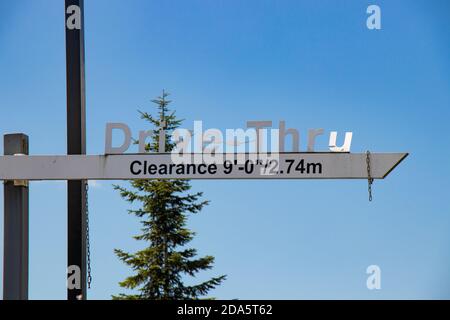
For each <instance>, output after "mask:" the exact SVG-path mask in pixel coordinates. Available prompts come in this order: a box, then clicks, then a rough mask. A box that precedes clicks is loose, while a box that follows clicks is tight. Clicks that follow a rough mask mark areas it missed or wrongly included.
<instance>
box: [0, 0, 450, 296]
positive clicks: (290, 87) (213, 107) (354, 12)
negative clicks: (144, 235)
mask: <svg viewBox="0 0 450 320" xmlns="http://www.w3.org/2000/svg"><path fill="white" fill-rule="evenodd" d="M85 3H86V4H85V7H86V8H85V11H86V12H85V15H86V26H85V27H86V85H87V130H88V135H87V139H88V153H90V154H101V153H103V148H104V126H105V124H106V123H107V122H126V123H128V124H129V125H130V127H132V129H133V130H134V131H137V130H141V129H143V128H145V123H144V122H142V121H141V120H139V118H138V114H137V109H140V110H146V111H150V112H151V111H153V109H152V108H153V106H152V104H151V103H150V99H152V98H154V97H155V96H156V95H158V94H159V93H160V92H161V90H162V89H167V90H168V91H170V92H171V93H172V100H173V101H174V102H173V105H172V106H173V108H174V109H176V110H177V114H178V115H179V116H180V117H181V118H184V119H186V121H185V127H188V128H191V127H192V122H193V121H194V120H203V121H204V125H205V126H206V127H209V128H212V127H214V128H222V129H225V128H238V127H243V126H244V125H245V122H246V121H247V120H272V121H274V122H275V123H277V122H278V121H279V120H286V121H287V125H288V126H292V127H295V128H298V129H299V131H300V133H301V137H300V143H301V148H302V149H304V148H305V147H306V133H307V130H308V129H310V128H325V129H326V131H327V132H329V131H331V130H337V131H340V132H343V131H346V130H347V131H353V133H354V137H353V144H352V151H353V152H363V151H365V150H367V149H370V150H372V151H382V152H396V151H399V152H400V151H407V152H410V156H409V157H408V158H407V159H406V161H404V162H403V163H402V164H401V166H399V167H398V168H397V169H396V170H395V171H394V172H392V173H391V175H390V176H389V177H388V178H387V179H386V180H383V181H376V182H375V184H374V202H372V203H369V202H368V201H367V182H366V181H345V180H342V181H307V180H306V181H244V180H243V181H194V182H193V186H194V189H195V190H201V191H204V194H205V198H206V199H209V200H211V205H209V206H208V207H207V208H205V209H204V210H203V211H202V212H201V213H200V214H198V215H196V216H193V217H192V218H191V219H190V220H189V226H190V227H191V228H192V229H193V230H195V231H196V232H197V237H196V238H195V240H194V241H193V243H192V246H194V247H196V248H198V250H199V253H200V254H212V255H214V256H215V257H216V263H215V267H214V269H213V270H212V271H210V272H209V271H208V272H205V273H202V274H200V275H199V276H198V278H197V279H195V280H196V281H200V280H203V279H206V278H207V277H208V276H211V275H219V274H227V275H228V280H227V281H226V282H225V283H224V284H223V285H222V286H220V287H219V288H218V289H216V290H215V291H214V292H212V293H211V296H215V297H218V298H224V299H229V298H240V299H245V298H255V299H270V298H273V299H281V298H285V299H314V298H325V299H339V298H343V299H346V298H357V299H394V298H400V299H418V298H424V299H429V298H446V299H449V298H450V275H449V273H448V270H449V264H450V235H449V232H448V230H450V215H449V209H450V207H449V204H448V200H447V199H448V194H449V191H450V182H449V181H450V166H449V165H448V158H449V156H450V140H449V133H448V119H449V116H450V111H449V110H450V109H449V107H450V91H449V85H450V60H449V56H450V42H449V39H450V37H449V36H450V35H449V33H450V22H449V20H448V12H449V9H450V5H449V2H448V1H444V0H442V1H438V0H435V1H401V0H398V1H378V0H377V1H357V0H354V1H349V0H348V1H339V2H338V1H287V0H283V1H273V0H272V1H268V0H265V1H261V0H259V1H256V0H253V1H251V0H247V1H237V0H233V1H230V0H227V1H225V0H222V1H219V0H215V1H212V0H211V1H206V0H202V1H200V0H190V1H181V0H180V1H162V0H159V1H156V0H154V1H148V0H132V1H119V0H95V1H94V0H85ZM370 4H377V5H379V6H380V7H381V12H382V29H381V30H378V31H371V30H368V29H367V28H366V18H367V14H366V8H367V6H368V5H370ZM63 12H64V4H63V1H62V0H60V1H54V0H20V1H5V0H3V1H1V2H0V44H1V45H0V111H1V116H0V132H1V134H5V133H11V132H24V133H27V134H28V135H29V136H30V152H31V153H32V154H64V153H65V152H66V138H65V135H66V132H65V130H66V120H65V110H66V97H65V47H64V14H63ZM2 143H3V141H1V142H0V151H2V148H3V147H2ZM319 144H320V145H321V146H322V148H323V147H325V146H326V141H325V139H323V140H322V141H319ZM0 189H1V190H0V191H2V186H1V187H0ZM89 202H90V212H91V238H92V268H93V277H94V282H93V287H92V289H91V290H90V291H89V297H90V298H94V299H109V297H110V295H111V294H117V293H119V292H123V291H122V290H121V289H120V288H119V286H118V282H119V281H121V280H122V279H124V277H126V276H127V275H129V274H130V270H129V269H128V268H127V267H126V266H124V265H123V264H122V263H121V262H120V261H118V259H117V258H116V257H115V256H114V254H113V249H114V248H122V249H125V250H130V251H134V250H137V249H139V248H141V247H142V244H139V243H137V242H135V241H134V240H132V239H131V236H132V235H134V234H136V233H137V232H138V231H139V229H138V228H139V222H138V220H137V218H135V217H133V216H129V215H127V213H126V210H127V209H128V208H129V206H128V204H127V203H125V202H124V201H123V200H122V199H121V198H120V197H119V195H118V194H117V193H116V192H115V191H114V190H112V187H111V183H110V182H98V183H95V184H94V185H92V186H91V192H90V197H89ZM0 205H1V206H3V197H0ZM66 223H67V219H66V186H65V183H62V182H38V183H32V184H31V188H30V298H32V299H64V298H65V296H66V291H65V277H66V276H65V272H66V244H67V242H66ZM0 230H1V231H0V233H1V234H2V233H3V218H1V219H0ZM0 239H3V237H0ZM0 241H2V240H0ZM2 250H3V246H1V247H0V253H1V256H2ZM372 264H376V265H379V266H380V268H381V270H382V289H381V290H378V291H370V290H368V289H367V288H366V278H367V275H366V273H365V271H366V268H367V267H368V266H369V265H372ZM1 268H2V267H1V266H0V269H1ZM1 281H2V279H0V282H1Z"/></svg>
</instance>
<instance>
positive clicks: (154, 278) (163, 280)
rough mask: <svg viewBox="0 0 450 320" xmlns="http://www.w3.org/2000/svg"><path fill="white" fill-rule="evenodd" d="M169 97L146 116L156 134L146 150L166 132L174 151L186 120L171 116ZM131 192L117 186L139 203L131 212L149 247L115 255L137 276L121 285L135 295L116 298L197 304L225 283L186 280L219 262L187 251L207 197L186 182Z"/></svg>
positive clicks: (137, 186) (134, 184)
mask: <svg viewBox="0 0 450 320" xmlns="http://www.w3.org/2000/svg"><path fill="white" fill-rule="evenodd" d="M168 95H169V94H168V93H166V92H164V91H163V93H162V96H160V97H158V98H157V99H156V100H152V102H153V103H155V104H156V105H157V108H158V117H157V118H156V117H153V116H152V115H151V114H149V113H146V112H141V111H140V115H141V118H142V119H144V120H146V121H148V122H149V123H150V124H151V125H152V127H153V129H152V132H153V135H152V138H151V141H150V142H149V143H148V144H147V145H146V149H147V151H151V152H158V150H159V134H160V128H164V129H165V132H166V145H165V148H166V149H165V150H166V151H167V152H170V151H171V150H172V149H173V148H174V144H173V143H172V142H171V141H170V135H171V133H172V132H173V130H174V129H176V128H177V127H179V126H180V124H181V120H178V119H177V118H176V116H175V112H169V109H168V105H169V104H170V102H171V101H169V100H167V97H168ZM130 184H131V188H130V189H127V188H124V187H121V186H118V185H115V186H114V188H115V189H116V190H118V191H119V192H120V195H121V196H122V197H123V198H124V199H126V200H127V201H129V202H130V203H135V202H137V203H140V206H139V207H140V208H139V209H137V210H128V211H129V213H131V214H134V215H136V216H137V217H139V218H141V223H142V229H141V231H142V233H141V234H140V235H137V236H135V237H134V239H136V240H139V241H145V242H147V243H148V246H147V247H146V248H145V249H143V250H140V251H138V252H136V253H133V254H131V253H127V252H124V251H122V250H118V249H115V253H116V255H117V256H118V257H119V259H120V260H122V261H123V262H124V263H125V264H127V265H128V266H130V267H131V268H132V269H133V271H134V275H132V276H130V277H127V278H126V279H125V280H124V281H122V282H120V283H119V284H120V286H121V287H123V288H126V289H135V290H137V291H138V292H139V293H138V294H135V295H128V294H120V295H118V296H113V299H156V300H160V299H161V300H162V299H164V300H168V299H170V300H174V299H198V298H200V297H202V296H205V295H206V294H207V293H208V292H209V291H210V290H211V289H213V288H215V287H216V286H218V285H219V284H220V283H221V282H222V281H224V280H225V276H220V277H215V278H211V279H210V280H208V281H206V282H203V283H200V284H197V285H192V286H188V285H185V284H184V281H183V277H184V276H192V277H194V276H195V275H196V274H197V273H198V272H199V271H202V270H206V269H211V268H212V265H213V262H214V257H212V256H205V257H201V258H196V256H197V251H196V250H195V249H193V248H186V245H187V244H188V243H189V242H190V241H191V240H192V239H193V237H194V235H195V233H194V232H193V231H191V230H189V229H188V228H187V227H186V222H187V215H188V214H189V213H197V212H199V211H200V210H201V209H202V208H203V207H204V206H205V205H207V204H208V201H201V200H200V198H201V197H202V193H201V192H198V193H189V190H190V189H191V185H190V184H189V181H188V180H183V179H152V180H147V179H142V180H133V181H130Z"/></svg>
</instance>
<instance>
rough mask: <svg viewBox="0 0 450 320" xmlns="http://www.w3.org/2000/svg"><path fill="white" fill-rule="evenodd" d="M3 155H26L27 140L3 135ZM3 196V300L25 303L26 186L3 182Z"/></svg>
mask: <svg viewBox="0 0 450 320" xmlns="http://www.w3.org/2000/svg"><path fill="white" fill-rule="evenodd" d="M4 154H5V155H15V154H28V136H26V135H25V134H20V133H19V134H7V135H5V136H4ZM18 157H19V155H18ZM3 193H4V215H5V217H4V241H3V246H4V249H3V299H4V300H28V183H27V181H5V185H4V189H3Z"/></svg>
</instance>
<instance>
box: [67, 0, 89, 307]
mask: <svg viewBox="0 0 450 320" xmlns="http://www.w3.org/2000/svg"><path fill="white" fill-rule="evenodd" d="M83 2H84V1H83V0H66V2H65V16H66V19H65V21H66V68H67V154H69V155H80V154H86V105H85V66H84V7H83V5H84V3H83ZM85 183H86V182H85V181H83V180H73V181H68V182H67V209H68V221H67V222H68V230H67V231H68V238H67V241H68V242H67V246H68V248H67V249H68V256H67V258H68V261H67V262H68V270H74V269H73V267H74V266H75V267H78V268H77V270H79V277H81V278H80V279H79V280H80V281H78V283H79V285H78V286H76V287H75V288H70V286H68V288H67V299H68V300H80V299H83V300H84V299H86V224H85V221H86V212H85V201H86V197H85V192H84V190H85ZM67 276H68V279H69V277H70V276H71V274H69V273H68V275H67Z"/></svg>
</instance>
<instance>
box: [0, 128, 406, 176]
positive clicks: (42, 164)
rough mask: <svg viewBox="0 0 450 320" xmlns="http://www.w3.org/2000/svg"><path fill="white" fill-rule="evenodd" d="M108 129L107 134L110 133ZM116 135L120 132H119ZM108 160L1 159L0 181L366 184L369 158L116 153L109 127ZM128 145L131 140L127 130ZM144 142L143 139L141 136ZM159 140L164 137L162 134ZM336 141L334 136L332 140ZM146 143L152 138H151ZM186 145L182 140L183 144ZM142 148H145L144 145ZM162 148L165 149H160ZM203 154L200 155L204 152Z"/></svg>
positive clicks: (384, 164) (397, 156)
mask: <svg viewBox="0 0 450 320" xmlns="http://www.w3.org/2000/svg"><path fill="white" fill-rule="evenodd" d="M108 128H109V130H108ZM116 129H117V128H116ZM106 131H107V134H106V146H107V147H106V149H105V153H107V152H108V153H109V152H111V151H115V152H114V153H111V154H104V155H56V156H26V155H10V156H3V157H0V180H131V179H164V178H167V179H176V178H180V179H367V178H368V171H367V169H368V168H367V160H368V158H367V157H368V155H367V154H366V153H350V152H345V150H344V152H252V153H235V152H216V150H214V151H213V152H211V149H209V152H207V153H203V152H202V153H180V152H179V151H175V152H170V153H166V152H161V153H138V154H130V153H120V152H119V153H118V152H117V150H119V151H120V150H122V151H123V150H125V149H127V148H128V146H127V147H126V148H125V149H123V148H122V149H120V148H119V149H118V148H112V146H111V140H112V127H111V126H110V124H108V125H107V130H106ZM124 134H125V140H127V139H129V137H128V136H129V134H128V132H127V131H126V130H125V131H124ZM140 136H143V134H140ZM161 137H163V138H164V137H165V135H163V134H161ZM331 137H332V138H333V135H331ZM147 138H148V137H147ZM185 140H186V139H180V141H185ZM144 142H145V141H143V142H142V145H144ZM162 142H163V141H161V145H165V143H162ZM203 150H204V149H201V151H203ZM407 155H408V154H407V153H371V154H370V159H369V160H370V178H372V179H383V178H385V177H386V176H387V175H388V174H389V173H390V172H391V171H392V170H393V169H394V168H395V167H396V166H397V165H398V164H399V163H400V162H401V161H402V160H403V159H404V158H405V157H406V156H407Z"/></svg>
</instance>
